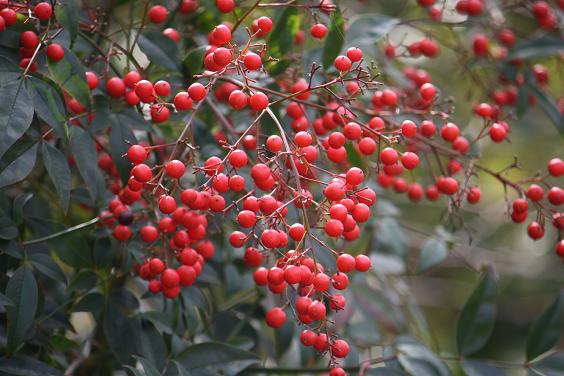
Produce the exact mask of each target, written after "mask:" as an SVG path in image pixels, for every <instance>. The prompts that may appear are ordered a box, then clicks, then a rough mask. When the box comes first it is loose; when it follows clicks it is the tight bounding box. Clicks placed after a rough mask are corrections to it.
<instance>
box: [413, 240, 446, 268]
mask: <svg viewBox="0 0 564 376" xmlns="http://www.w3.org/2000/svg"><path fill="white" fill-rule="evenodd" d="M447 255H448V250H447V245H446V242H445V241H444V240H441V239H436V238H430V239H429V240H427V241H426V242H425V244H424V245H423V248H421V253H420V254H419V260H418V261H417V271H418V272H419V273H421V272H423V271H425V270H427V269H429V268H432V267H433V266H435V265H437V264H440V263H441V262H443V261H444V260H445V259H446V257H447Z"/></svg>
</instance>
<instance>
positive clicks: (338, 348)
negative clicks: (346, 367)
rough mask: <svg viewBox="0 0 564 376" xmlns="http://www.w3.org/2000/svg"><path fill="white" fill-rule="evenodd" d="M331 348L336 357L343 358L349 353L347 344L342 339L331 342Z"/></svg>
mask: <svg viewBox="0 0 564 376" xmlns="http://www.w3.org/2000/svg"><path fill="white" fill-rule="evenodd" d="M331 350H332V354H333V356H335V357H337V358H345V357H346V356H347V355H349V344H348V343H347V342H346V341H344V340H342V339H338V340H336V341H335V342H333V346H331Z"/></svg>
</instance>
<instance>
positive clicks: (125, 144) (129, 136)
mask: <svg viewBox="0 0 564 376" xmlns="http://www.w3.org/2000/svg"><path fill="white" fill-rule="evenodd" d="M110 119H111V122H112V129H111V131H110V153H111V155H112V158H113V160H114V163H115V164H116V167H117V170H118V172H119V176H120V177H121V181H122V182H123V184H124V185H125V184H127V181H128V179H129V171H130V170H131V163H130V162H129V160H128V159H127V158H125V157H124V155H125V154H126V153H127V149H129V146H131V145H132V144H137V139H136V138H135V135H134V134H133V131H132V130H131V129H130V128H129V126H128V125H127V124H126V123H124V122H123V121H122V120H121V119H122V118H121V117H120V116H118V115H117V114H112V115H111V116H110Z"/></svg>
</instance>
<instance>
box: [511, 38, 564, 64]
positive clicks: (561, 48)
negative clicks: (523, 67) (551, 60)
mask: <svg viewBox="0 0 564 376" xmlns="http://www.w3.org/2000/svg"><path fill="white" fill-rule="evenodd" d="M562 52H564V45H563V44H562V39H561V38H557V37H553V36H550V35H543V36H542V37H539V38H533V39H528V40H523V41H520V42H518V43H516V44H515V46H513V48H512V50H511V52H510V53H509V54H508V55H507V58H506V60H514V59H533V58H539V57H545V56H558V55H559V54H560V53H562Z"/></svg>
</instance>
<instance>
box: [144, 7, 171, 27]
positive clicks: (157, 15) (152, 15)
mask: <svg viewBox="0 0 564 376" xmlns="http://www.w3.org/2000/svg"><path fill="white" fill-rule="evenodd" d="M148 15H149V19H150V20H151V22H152V23H156V24H160V23H163V22H165V21H166V18H167V17H168V10H167V9H166V8H165V7H164V6H162V5H154V6H152V7H151V9H149V14H148Z"/></svg>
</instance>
